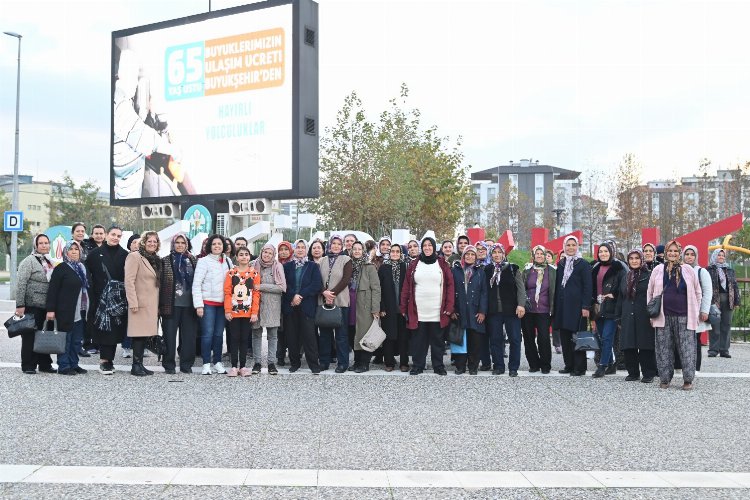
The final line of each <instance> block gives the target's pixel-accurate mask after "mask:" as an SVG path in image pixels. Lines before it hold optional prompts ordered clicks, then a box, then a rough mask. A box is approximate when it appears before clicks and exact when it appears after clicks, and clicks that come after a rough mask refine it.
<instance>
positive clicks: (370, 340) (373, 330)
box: [359, 319, 385, 352]
mask: <svg viewBox="0 0 750 500" xmlns="http://www.w3.org/2000/svg"><path fill="white" fill-rule="evenodd" d="M383 342H385V332H384V331H383V329H382V328H380V320H379V319H377V320H375V321H373V322H372V325H370V328H369V330H367V333H365V336H364V337H362V340H360V341H359V345H360V347H362V349H364V350H365V351H367V352H374V351H375V350H376V349H377V348H378V347H380V346H381V345H382V344H383Z"/></svg>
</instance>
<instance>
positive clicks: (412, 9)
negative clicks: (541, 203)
mask: <svg viewBox="0 0 750 500" xmlns="http://www.w3.org/2000/svg"><path fill="white" fill-rule="evenodd" d="M208 3H209V2H208V1H207V0H202V1H196V0H129V1H125V0H90V1H75V0H69V1H46V2H45V1H40V0H20V1H19V0H3V2H2V9H1V10H0V28H2V29H1V30H0V31H15V32H18V33H21V34H22V35H23V36H24V38H23V42H22V57H21V64H22V69H21V85H22V87H21V150H20V164H21V173H24V174H33V175H35V177H37V178H38V179H39V180H50V179H59V178H60V177H61V174H62V172H63V171H64V170H68V171H69V172H71V173H72V174H74V177H76V178H77V179H79V180H83V179H87V178H90V179H94V180H96V181H97V182H98V183H99V184H100V186H101V187H102V188H103V189H104V190H107V189H108V183H109V170H108V169H109V138H110V130H109V127H110V109H111V96H110V65H111V62H110V41H111V32H112V31H114V30H119V29H124V28H128V27H133V26H140V25H144V24H149V23H154V22H158V21H163V20H168V19H174V18H178V17H184V16H187V15H191V14H196V13H200V12H205V11H207V10H208ZM242 3H245V2H237V1H229V0H226V1H222V0H213V2H212V8H213V10H218V9H221V8H226V7H231V6H235V5H239V4H242ZM319 4H320V8H319V14H320V36H319V39H320V45H319V47H320V114H321V122H322V124H323V126H327V125H331V124H333V122H334V119H335V114H336V111H337V110H338V109H339V107H340V106H341V104H342V102H343V99H344V97H345V96H346V95H347V94H348V93H349V92H351V91H353V90H356V91H357V92H358V93H359V95H360V96H361V98H362V99H363V101H364V103H365V106H366V108H367V109H368V110H370V112H371V113H370V114H371V117H372V118H376V117H377V114H378V113H379V112H380V111H381V110H383V109H384V108H385V107H386V106H387V101H388V99H390V98H391V97H394V96H396V95H398V91H399V86H400V84H401V83H402V82H404V83H406V84H407V85H408V86H409V88H410V89H411V100H410V101H411V104H412V105H413V106H415V107H417V108H419V109H420V110H421V111H422V113H423V118H424V123H425V124H426V125H428V124H435V125H437V127H438V129H439V131H440V132H441V133H442V134H444V135H448V136H450V137H452V138H454V139H455V138H456V137H457V136H459V135H460V136H462V137H463V146H462V149H463V151H464V153H465V159H466V164H467V165H471V166H472V170H480V169H485V168H490V167H494V166H496V165H498V164H506V163H507V162H508V161H510V160H516V161H518V160H520V159H521V158H533V159H535V160H537V159H538V160H539V161H540V163H546V164H550V165H555V166H558V167H562V168H569V169H574V170H587V169H592V168H597V169H605V170H606V169H613V168H614V166H615V165H617V163H618V162H619V161H620V159H621V158H622V156H623V155H624V154H625V153H628V152H632V153H635V154H636V156H637V157H638V158H639V159H640V160H641V162H642V163H643V165H644V177H645V179H655V178H662V179H663V178H674V177H676V176H681V175H690V174H692V173H695V172H696V170H697V165H698V163H699V161H700V159H701V158H703V157H707V158H709V159H711V160H712V162H713V165H714V168H715V167H719V168H731V167H732V166H733V165H735V164H736V163H737V162H739V161H742V162H743V163H744V161H747V160H750V119H749V116H748V111H749V110H750V91H749V89H750V58H748V47H750V40H749V38H750V31H749V30H748V29H747V20H748V19H750V2H745V1H721V0H711V1H690V0H663V1H658V0H648V1H635V0H623V1H608V0H595V1H570V0H557V1H531V0H521V1H498V0H492V1H483V2H482V1H467V0H461V1H457V0H452V1H450V2H442V1H435V0H433V1H416V0H397V1H387V0H377V1H359V0H320V1H319ZM16 50H17V44H16V39H14V38H11V37H9V36H5V35H3V36H2V38H0V172H2V173H11V172H12V167H13V134H14V117H15V115H14V113H15V79H16V54H17V52H16Z"/></svg>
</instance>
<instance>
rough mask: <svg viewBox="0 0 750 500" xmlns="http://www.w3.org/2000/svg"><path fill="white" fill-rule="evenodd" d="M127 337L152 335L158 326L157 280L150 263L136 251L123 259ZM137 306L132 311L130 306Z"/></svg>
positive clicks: (156, 331)
mask: <svg viewBox="0 0 750 500" xmlns="http://www.w3.org/2000/svg"><path fill="white" fill-rule="evenodd" d="M125 295H126V297H127V299H128V337H153V336H154V335H157V333H158V328H159V282H158V281H157V279H156V272H155V271H154V268H153V267H151V264H149V263H148V261H147V260H146V259H144V258H143V256H142V255H141V254H139V253H138V252H133V253H131V254H130V255H128V257H127V259H125ZM131 307H137V308H138V311H137V312H133V311H132V310H131V309H130V308H131Z"/></svg>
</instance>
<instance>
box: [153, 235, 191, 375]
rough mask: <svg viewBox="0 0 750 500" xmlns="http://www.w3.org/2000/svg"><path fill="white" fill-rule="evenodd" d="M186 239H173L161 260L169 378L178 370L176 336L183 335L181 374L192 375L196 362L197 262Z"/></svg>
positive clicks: (161, 309) (161, 303)
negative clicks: (194, 284) (194, 303)
mask: <svg viewBox="0 0 750 500" xmlns="http://www.w3.org/2000/svg"><path fill="white" fill-rule="evenodd" d="M188 247H189V245H188V239H187V236H185V235H184V234H182V233H180V234H177V235H175V236H174V237H173V238H172V242H171V244H170V252H169V255H167V256H166V257H164V258H163V259H162V260H161V269H162V272H161V283H160V285H159V314H161V328H162V332H163V334H164V342H165V344H166V346H167V352H166V354H164V357H163V358H162V366H163V367H164V372H165V373H167V374H170V375H171V374H174V373H176V372H175V369H176V367H177V363H176V360H175V358H176V353H177V332H178V331H179V333H180V337H179V338H180V372H181V373H192V372H193V363H194V362H195V347H196V345H195V341H196V335H197V333H198V317H197V316H196V315H195V308H194V307H193V277H194V276H195V266H196V260H195V257H194V256H193V254H191V253H190V251H189V250H188Z"/></svg>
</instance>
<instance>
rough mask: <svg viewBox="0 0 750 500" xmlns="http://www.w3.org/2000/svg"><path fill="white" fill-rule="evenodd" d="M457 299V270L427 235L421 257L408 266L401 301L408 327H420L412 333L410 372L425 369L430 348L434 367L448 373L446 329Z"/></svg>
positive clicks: (435, 369)
mask: <svg viewBox="0 0 750 500" xmlns="http://www.w3.org/2000/svg"><path fill="white" fill-rule="evenodd" d="M455 299H456V297H455V289H454V283H453V273H451V269H450V267H449V266H448V263H447V262H445V261H444V260H443V259H440V258H438V255H437V244H436V243H435V240H434V239H432V238H425V239H423V240H422V252H421V254H420V255H419V258H418V259H416V260H414V261H413V262H412V263H411V264H409V267H408V269H407V270H406V279H405V280H404V285H403V288H402V289H401V303H400V304H399V310H400V311H401V314H403V315H404V316H405V317H406V326H407V328H409V329H411V330H416V331H414V332H413V333H412V360H413V366H412V369H411V371H410V372H409V374H410V375H419V374H420V373H422V372H424V369H425V365H426V364H427V350H428V349H429V350H430V352H431V357H432V369H433V371H434V372H435V373H437V374H438V375H447V374H448V372H447V371H446V370H445V366H444V364H443V351H444V349H445V342H444V341H443V329H444V328H447V327H448V325H449V324H450V317H451V314H453V307H454V302H455Z"/></svg>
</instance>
